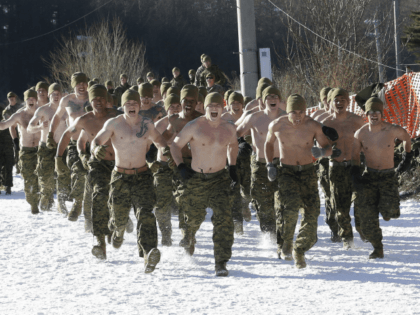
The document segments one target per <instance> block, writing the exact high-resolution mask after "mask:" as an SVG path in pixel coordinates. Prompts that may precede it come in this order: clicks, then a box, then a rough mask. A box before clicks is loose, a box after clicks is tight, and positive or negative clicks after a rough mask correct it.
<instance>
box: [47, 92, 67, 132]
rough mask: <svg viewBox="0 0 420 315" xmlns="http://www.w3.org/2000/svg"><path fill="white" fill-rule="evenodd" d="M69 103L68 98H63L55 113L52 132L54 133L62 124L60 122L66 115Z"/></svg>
mask: <svg viewBox="0 0 420 315" xmlns="http://www.w3.org/2000/svg"><path fill="white" fill-rule="evenodd" d="M67 103H68V99H67V98H66V97H64V98H62V99H61V101H60V105H58V108H57V111H56V112H55V114H54V116H53V118H52V120H51V125H50V132H52V133H54V132H55V131H56V130H57V128H58V125H59V124H60V120H61V118H62V117H63V115H64V114H65V113H66V106H65V105H66V104H67Z"/></svg>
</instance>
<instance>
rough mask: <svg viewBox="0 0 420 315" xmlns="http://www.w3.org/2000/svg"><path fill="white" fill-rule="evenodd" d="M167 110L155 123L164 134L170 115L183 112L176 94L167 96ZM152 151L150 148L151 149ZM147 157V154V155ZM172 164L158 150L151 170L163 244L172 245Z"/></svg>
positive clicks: (157, 218)
mask: <svg viewBox="0 0 420 315" xmlns="http://www.w3.org/2000/svg"><path fill="white" fill-rule="evenodd" d="M165 110H166V111H167V113H168V115H167V116H166V117H163V118H162V119H160V120H159V121H157V122H156V123H155V127H156V130H157V131H158V132H159V133H160V134H163V133H164V132H165V130H166V129H167V128H168V125H169V117H170V116H172V115H175V114H178V113H179V112H181V102H180V99H179V96H178V95H176V94H169V95H168V96H167V97H166V98H165ZM149 152H150V150H149ZM146 158H147V155H146ZM169 162H170V163H172V165H171V166H170V165H168V164H169V163H168V157H167V156H164V155H163V152H162V151H158V152H157V161H155V162H153V164H152V166H151V170H152V172H153V177H154V185H155V187H156V204H155V209H154V211H155V216H156V220H157V222H158V224H159V229H160V232H161V234H162V245H163V246H172V239H171V235H172V223H171V209H172V206H173V205H174V204H175V199H174V195H173V193H172V191H173V176H174V172H173V170H172V168H173V167H174V165H173V161H169Z"/></svg>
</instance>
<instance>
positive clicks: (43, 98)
mask: <svg viewBox="0 0 420 315" xmlns="http://www.w3.org/2000/svg"><path fill="white" fill-rule="evenodd" d="M48 87H49V85H48V83H47V82H44V81H40V82H38V83H37V84H36V86H35V91H36V92H37V93H38V106H39V107H41V106H44V105H46V104H47V103H48V102H49V101H50V100H49V98H48Z"/></svg>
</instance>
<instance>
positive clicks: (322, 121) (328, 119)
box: [321, 114, 334, 124]
mask: <svg viewBox="0 0 420 315" xmlns="http://www.w3.org/2000/svg"><path fill="white" fill-rule="evenodd" d="M333 120H334V116H333V115H331V114H330V115H328V116H326V117H324V118H323V119H322V120H321V123H322V124H328V123H330V122H331V121H333Z"/></svg>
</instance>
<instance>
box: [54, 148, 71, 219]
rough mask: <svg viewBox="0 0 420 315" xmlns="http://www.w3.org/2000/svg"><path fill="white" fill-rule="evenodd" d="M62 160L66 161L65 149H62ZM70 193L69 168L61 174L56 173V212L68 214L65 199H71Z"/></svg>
mask: <svg viewBox="0 0 420 315" xmlns="http://www.w3.org/2000/svg"><path fill="white" fill-rule="evenodd" d="M61 158H62V159H63V162H64V163H65V164H66V163H67V162H66V161H67V149H66V150H65V151H64V153H63V156H62V157H61ZM70 193H71V178H70V170H68V172H66V173H65V174H63V175H59V174H57V200H58V212H60V213H63V214H68V212H67V208H66V203H65V202H66V201H72V199H71V198H70Z"/></svg>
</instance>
